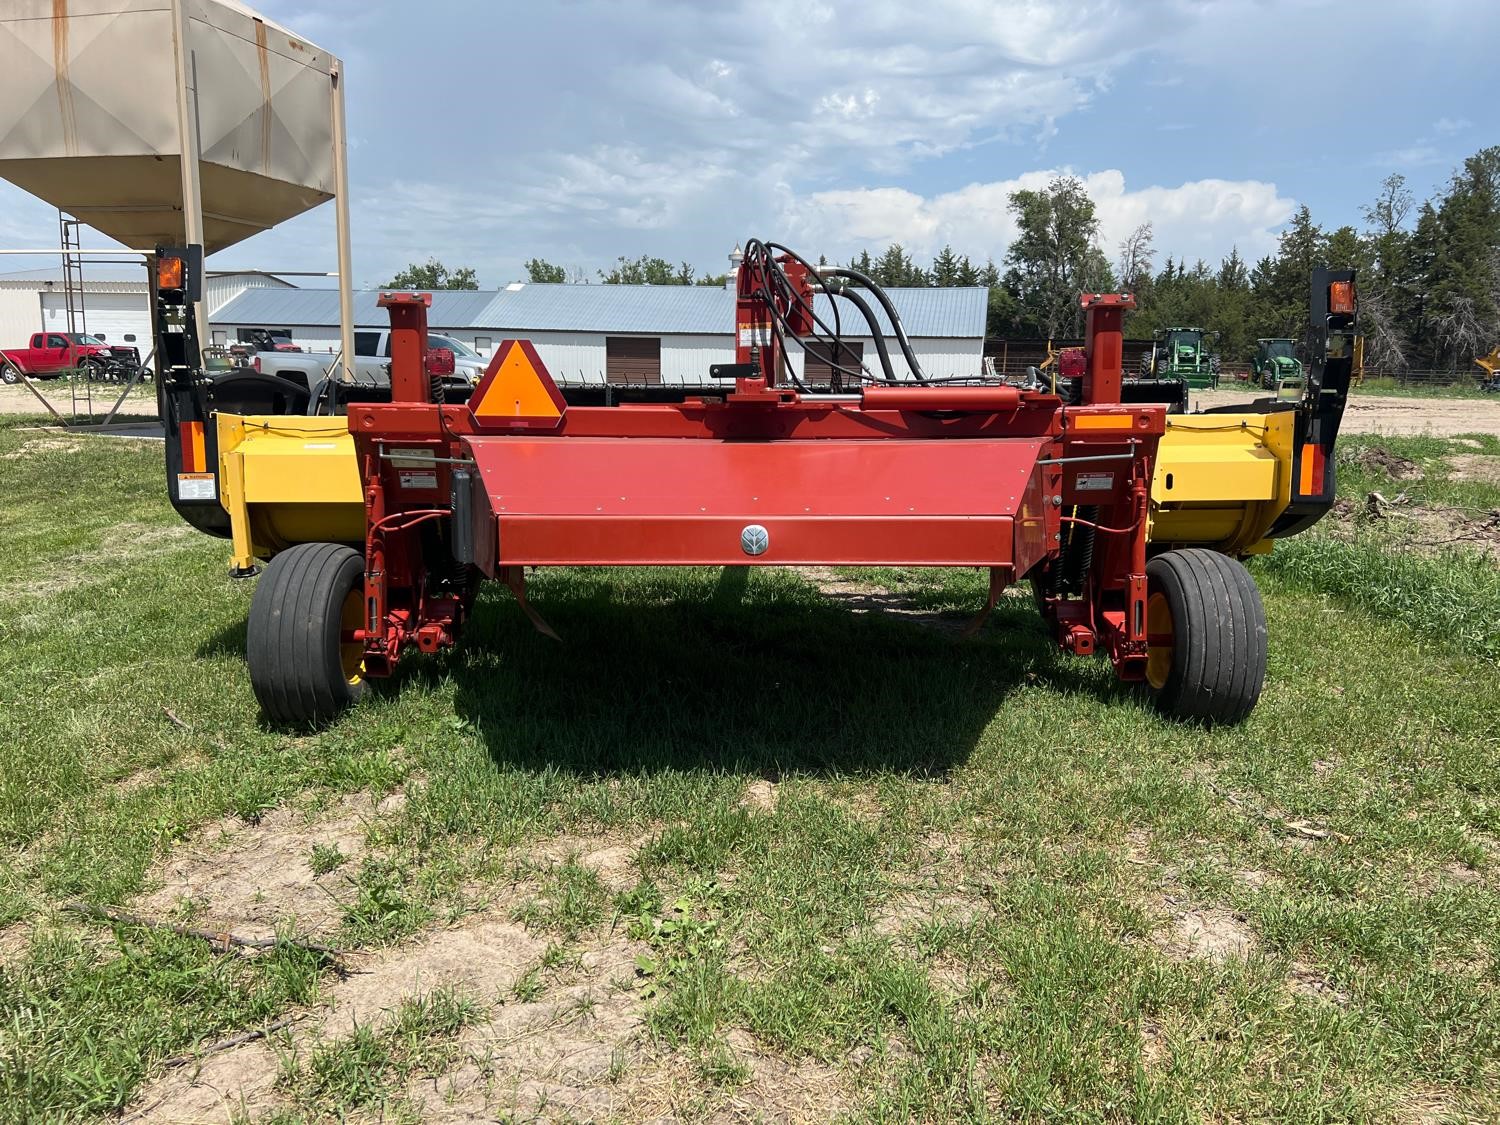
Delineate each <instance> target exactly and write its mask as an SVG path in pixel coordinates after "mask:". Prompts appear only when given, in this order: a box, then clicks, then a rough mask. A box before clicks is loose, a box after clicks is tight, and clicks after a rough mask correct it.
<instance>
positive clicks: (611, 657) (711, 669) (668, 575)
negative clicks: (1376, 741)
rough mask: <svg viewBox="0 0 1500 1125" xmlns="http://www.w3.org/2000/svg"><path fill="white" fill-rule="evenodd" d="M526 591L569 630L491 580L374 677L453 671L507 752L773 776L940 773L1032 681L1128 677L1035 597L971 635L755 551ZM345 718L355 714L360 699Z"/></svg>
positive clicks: (229, 646)
mask: <svg viewBox="0 0 1500 1125" xmlns="http://www.w3.org/2000/svg"><path fill="white" fill-rule="evenodd" d="M530 596H531V601H532V604H533V605H534V606H535V607H536V609H537V610H538V611H539V612H540V613H541V614H542V615H543V617H545V618H546V620H547V621H548V622H549V623H550V624H551V625H552V626H553V627H554V628H555V629H556V630H557V632H558V633H559V635H560V636H562V638H563V642H562V643H561V644H559V643H558V642H556V641H553V640H551V639H549V638H547V637H544V636H542V635H541V634H539V633H537V632H536V631H535V630H534V629H533V628H532V627H531V625H530V623H529V622H528V621H527V620H526V618H525V616H524V615H523V614H522V612H521V610H520V608H519V607H518V606H517V605H516V604H515V602H514V600H513V599H512V598H511V595H510V594H509V593H508V592H507V591H505V590H504V589H503V588H501V587H499V586H497V585H495V584H490V585H487V586H486V587H485V588H484V590H483V591H482V592H481V594H480V596H479V599H478V601H477V602H476V604H475V609H474V616H473V618H472V620H471V621H470V623H469V625H468V626H467V628H466V629H465V632H464V634H463V637H462V640H461V641H460V643H459V645H458V646H457V648H455V649H454V650H453V651H451V652H448V653H444V654H440V655H437V656H424V655H422V654H419V653H417V652H415V651H412V652H410V653H409V654H408V655H407V656H406V657H404V658H403V659H402V661H401V664H400V666H399V667H398V669H397V672H396V675H395V676H393V677H392V678H391V679H389V680H385V681H372V683H371V687H372V688H373V689H374V690H375V691H376V692H377V693H378V694H379V695H381V696H384V697H387V698H391V697H395V696H400V695H403V694H408V693H412V694H417V693H427V694H430V695H437V694H441V693H443V692H445V691H447V690H450V688H451V690H452V692H453V709H454V711H455V712H456V713H457V715H458V716H459V717H460V718H462V719H464V720H466V721H467V722H468V723H470V724H472V726H473V728H474V729H475V731H477V732H478V734H479V736H480V738H481V739H482V741H483V743H484V745H485V747H486V749H487V750H488V752H489V754H490V757H491V758H492V759H493V761H494V762H495V764H496V765H497V766H500V767H503V768H514V769H522V770H527V771H537V770H549V769H550V770H563V771H567V772H569V773H572V774H575V775H582V776H603V775H612V774H627V775H640V774H651V773H661V772H675V771H688V770H697V769H713V770H724V771H730V772H735V773H742V774H745V775H747V776H759V777H765V778H770V779H773V780H774V779H775V778H777V777H779V776H781V775H782V774H788V773H801V774H807V773H813V774H846V773H887V772H895V773H903V774H910V775H913V776H919V777H941V776H943V775H944V774H946V773H947V772H948V771H949V770H950V769H951V768H953V767H954V766H956V765H958V764H961V763H962V762H963V761H965V760H966V759H967V758H968V756H969V754H970V752H971V751H972V750H973V748H974V745H975V743H976V742H977V741H978V739H979V737H980V734H981V733H982V732H983V730H984V729H985V727H986V726H987V725H988V724H989V723H990V721H991V720H992V719H993V718H994V717H995V714H996V712H997V711H998V710H999V709H1000V707H1001V705H1002V704H1003V703H1004V702H1005V700H1006V699H1007V698H1008V697H1009V696H1010V695H1011V694H1012V693H1014V692H1015V691H1016V690H1017V689H1018V688H1020V687H1022V686H1023V685H1028V684H1029V685H1035V686H1044V687H1049V688H1052V689H1054V690H1056V691H1059V692H1063V693H1069V694H1072V693H1077V694H1082V695H1092V696H1094V697H1097V698H1105V699H1113V698H1116V697H1118V696H1120V695H1121V694H1122V693H1124V692H1126V691H1128V689H1127V688H1125V687H1123V686H1122V685H1120V684H1118V683H1117V682H1116V681H1115V679H1114V677H1113V676H1110V675H1107V674H1105V675H1101V666H1100V665H1098V662H1094V661H1084V660H1070V659H1067V658H1065V657H1063V656H1061V655H1060V654H1059V653H1058V651H1057V649H1056V647H1055V646H1054V645H1053V643H1052V641H1051V639H1050V638H1049V636H1048V635H1047V632H1046V630H1045V628H1044V626H1043V625H1042V622H1041V620H1040V618H1038V616H1037V615H1036V613H1035V612H1034V611H1033V610H1032V608H1031V606H1030V603H1029V601H1028V602H1025V603H1020V604H1018V603H1015V602H1010V603H1009V604H1007V602H1006V601H1002V603H1001V605H1000V606H999V607H998V608H997V609H996V611H995V613H994V615H993V616H992V617H991V619H990V622H989V624H988V625H987V626H986V627H985V629H984V630H983V632H982V633H981V634H980V635H979V636H977V637H975V638H971V639H960V638H958V637H956V636H955V635H954V633H953V632H952V631H946V630H940V629H934V628H931V627H928V626H926V625H924V624H922V623H920V622H918V621H914V620H911V619H907V618H903V617H898V616H887V615H885V614H882V613H879V612H865V613H858V612H851V611H850V609H849V608H848V607H846V606H844V605H840V604H836V603H831V602H829V601H827V600H825V599H824V598H823V596H822V595H821V594H819V593H818V592H817V591H816V590H813V589H812V588H811V587H809V586H807V585H805V584H803V583H801V582H799V581H797V580H796V579H793V578H790V577H789V576H786V575H780V574H773V575H767V574H765V573H752V572H751V570H750V568H747V567H728V568H723V569H722V570H683V569H675V570H672V569H662V570H654V571H651V570H634V571H611V570H597V571H585V570H575V571H562V570H559V571H543V572H541V573H540V574H539V575H538V576H536V577H535V578H534V579H533V581H532V584H531V590H530ZM956 620H958V618H957V617H955V621H956ZM244 645H245V625H244V622H243V621H240V622H236V623H235V624H233V625H230V626H227V627H225V628H223V629H220V630H219V631H217V632H216V633H214V634H213V635H212V636H211V637H208V638H206V639H205V640H204V641H203V642H202V644H201V645H200V646H199V647H198V650H197V651H198V655H199V656H200V657H211V656H218V655H223V654H228V653H233V654H235V655H237V656H242V654H243V652H244ZM443 709H444V710H446V706H444V708H443ZM343 722H345V723H355V724H357V723H358V722H359V713H358V710H356V711H355V712H354V713H353V714H351V715H350V716H348V717H346V718H345V719H344V720H343Z"/></svg>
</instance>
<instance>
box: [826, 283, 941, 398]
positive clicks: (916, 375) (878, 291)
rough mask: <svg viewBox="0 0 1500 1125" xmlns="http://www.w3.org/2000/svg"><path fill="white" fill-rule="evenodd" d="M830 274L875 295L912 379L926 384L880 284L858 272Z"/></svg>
mask: <svg viewBox="0 0 1500 1125" xmlns="http://www.w3.org/2000/svg"><path fill="white" fill-rule="evenodd" d="M832 273H833V276H834V277H845V278H848V279H849V280H850V281H853V282H857V283H858V284H860V285H863V286H864V287H865V288H866V289H868V290H869V291H870V292H871V293H873V294H874V295H875V299H876V300H877V301H879V302H880V307H881V308H883V309H884V310H885V315H886V316H888V317H890V320H891V327H892V328H894V329H895V330H896V343H898V344H900V345H901V354H902V355H904V356H905V357H906V364H907V366H908V367H910V368H911V375H912V378H913V379H915V380H916V381H917V382H919V383H925V382H927V376H926V374H925V373H924V372H923V371H922V365H921V364H920V363H918V362H917V353H916V352H914V351H912V347H911V341H910V340H908V339H907V338H906V329H904V328H902V327H901V317H900V315H899V314H898V313H897V312H896V306H895V305H893V304H892V303H891V299H890V297H888V296H886V292H885V290H884V289H882V288H881V287H880V283H879V282H878V281H876V280H875V279H874V278H873V277H871V276H870V275H869V274H867V273H861V272H860V271H859V270H852V269H848V268H840V269H836V270H833V271H832Z"/></svg>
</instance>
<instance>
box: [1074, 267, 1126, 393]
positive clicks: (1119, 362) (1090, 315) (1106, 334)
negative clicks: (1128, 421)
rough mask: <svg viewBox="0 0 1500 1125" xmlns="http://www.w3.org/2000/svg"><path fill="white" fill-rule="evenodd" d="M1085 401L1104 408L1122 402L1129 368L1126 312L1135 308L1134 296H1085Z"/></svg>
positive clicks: (1114, 294)
mask: <svg viewBox="0 0 1500 1125" xmlns="http://www.w3.org/2000/svg"><path fill="white" fill-rule="evenodd" d="M1082 304H1083V310H1084V316H1085V317H1086V325H1085V328H1084V334H1083V350H1084V355H1085V356H1086V366H1085V367H1084V370H1083V401H1084V403H1085V405H1088V406H1103V405H1107V404H1112V403H1117V402H1119V401H1120V379H1121V377H1122V376H1123V373H1124V366H1125V327H1124V326H1125V310H1126V309H1133V308H1135V297H1134V295H1133V294H1130V293H1085V294H1084V295H1083V300H1082Z"/></svg>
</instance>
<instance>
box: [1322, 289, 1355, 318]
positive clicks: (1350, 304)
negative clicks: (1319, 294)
mask: <svg viewBox="0 0 1500 1125" xmlns="http://www.w3.org/2000/svg"><path fill="white" fill-rule="evenodd" d="M1328 311H1329V313H1330V314H1331V315H1333V316H1353V315H1354V282H1352V281H1335V282H1333V283H1332V284H1331V285H1329V286H1328Z"/></svg>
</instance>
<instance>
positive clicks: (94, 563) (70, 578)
mask: <svg viewBox="0 0 1500 1125" xmlns="http://www.w3.org/2000/svg"><path fill="white" fill-rule="evenodd" d="M196 535H197V532H195V531H194V530H193V529H192V528H190V527H188V526H187V525H186V524H181V523H179V524H170V525H167V526H161V525H154V524H145V523H135V522H129V523H122V524H116V525H115V526H114V527H111V528H109V529H108V530H107V531H106V532H105V536H104V538H105V543H106V544H107V546H101V547H100V548H99V549H98V550H93V551H80V552H78V553H77V554H75V555H68V556H66V557H64V558H60V559H57V560H55V561H54V562H53V563H52V569H51V571H50V573H48V574H46V575H43V576H35V575H33V576H31V577H28V578H26V579H23V580H21V581H16V582H7V583H0V597H41V598H50V597H56V596H57V595H58V594H63V593H66V592H67V591H69V590H75V589H77V588H78V587H79V586H82V585H84V584H85V583H87V582H92V581H105V580H107V579H108V578H109V577H110V576H111V575H115V574H118V573H119V572H120V570H121V564H122V563H124V562H126V561H128V560H130V559H132V558H139V557H141V556H143V555H150V554H156V553H157V552H159V551H160V550H161V549H162V548H163V547H164V546H167V545H168V544H172V543H181V542H184V541H186V540H188V539H192V538H194V537H195V536H196Z"/></svg>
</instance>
